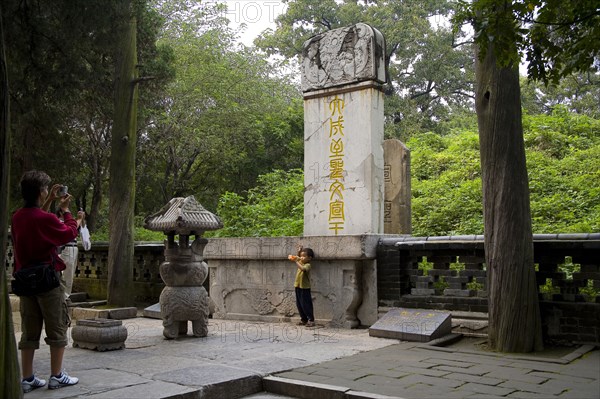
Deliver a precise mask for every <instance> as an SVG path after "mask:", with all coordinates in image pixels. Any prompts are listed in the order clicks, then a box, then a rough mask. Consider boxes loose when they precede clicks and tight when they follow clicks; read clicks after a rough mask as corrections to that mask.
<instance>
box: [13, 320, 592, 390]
mask: <svg viewBox="0 0 600 399" xmlns="http://www.w3.org/2000/svg"><path fill="white" fill-rule="evenodd" d="M13 315H15V318H16V319H17V320H15V322H16V325H15V328H16V329H17V330H18V328H19V323H18V312H17V313H13ZM123 324H124V325H125V326H126V327H127V329H128V338H127V341H126V348H125V349H124V350H117V351H107V352H96V351H90V350H87V349H80V348H73V347H71V345H69V347H68V348H67V350H66V352H65V359H64V367H65V370H66V371H67V372H68V373H69V374H71V375H73V376H76V377H78V378H79V379H80V382H79V384H77V385H75V386H72V387H66V388H61V389H57V390H48V389H46V388H40V389H37V390H34V391H32V392H30V393H27V394H25V398H31V399H33V398H144V399H151V398H177V399H186V398H193V399H201V398H238V397H247V398H253V399H261V398H264V399H275V398H292V397H297V398H348V399H350V398H380V399H381V398H387V397H396V398H398V397H400V398H574V399H587V398H589V399H598V398H600V351H599V350H598V348H594V347H591V346H582V347H579V348H570V349H568V350H566V352H565V351H563V353H557V354H548V355H544V356H541V355H540V356H538V355H536V356H512V355H499V354H495V353H491V352H489V351H485V350H482V349H480V348H479V347H478V346H477V345H463V346H461V345H456V346H451V347H435V346H430V345H425V344H419V343H414V342H401V341H398V340H393V339H384V338H374V337H369V335H368V330H366V329H357V330H347V329H333V328H327V327H323V326H318V327H317V328H314V329H308V328H305V327H301V326H296V325H294V324H293V323H260V322H243V321H233V320H218V319H211V320H210V322H209V335H208V337H206V338H194V337H191V336H186V337H182V338H179V339H177V340H166V339H164V338H163V335H162V321H161V320H157V319H150V318H143V317H138V318H135V319H129V320H123ZM16 335H17V339H18V338H19V335H20V334H19V332H18V331H17V333H16ZM465 341H467V340H465ZM461 342H463V341H461ZM49 363H50V359H49V351H48V347H47V346H46V345H45V343H44V342H43V341H42V342H41V345H40V350H38V351H36V357H35V360H34V369H35V371H36V373H37V374H38V375H39V376H40V377H41V378H47V377H48V373H49V368H50V364H49Z"/></svg>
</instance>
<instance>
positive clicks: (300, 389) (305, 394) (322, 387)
mask: <svg viewBox="0 0 600 399" xmlns="http://www.w3.org/2000/svg"><path fill="white" fill-rule="evenodd" d="M262 382H263V389H264V390H265V392H269V393H273V394H278V395H285V396H284V397H293V398H303V399H331V398H340V399H344V398H352V399H392V398H395V399H398V397H397V396H396V397H392V396H385V395H379V394H373V393H368V392H362V391H357V390H354V389H351V388H348V387H342V386H337V385H329V384H321V383H318V382H310V381H301V380H294V379H291V378H281V377H276V376H269V377H265V378H263V381H262Z"/></svg>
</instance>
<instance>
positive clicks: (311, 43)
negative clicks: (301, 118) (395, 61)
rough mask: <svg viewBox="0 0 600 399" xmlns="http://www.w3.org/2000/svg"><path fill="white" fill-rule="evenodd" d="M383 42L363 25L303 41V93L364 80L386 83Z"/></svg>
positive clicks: (378, 35)
mask: <svg viewBox="0 0 600 399" xmlns="http://www.w3.org/2000/svg"><path fill="white" fill-rule="evenodd" d="M384 58H385V40H384V38H383V35H382V34H381V32H379V31H378V30H377V29H375V28H372V27H371V26H369V25H367V24H363V23H358V24H356V25H352V26H348V27H346V28H339V29H334V30H331V31H328V32H325V33H322V34H320V35H317V36H313V37H311V38H310V39H308V40H307V41H306V42H304V50H303V51H302V66H301V69H302V91H303V92H308V91H314V90H320V89H325V88H329V87H334V86H341V85H346V84H349V83H356V82H361V81H366V80H373V81H376V82H379V83H385V59H384Z"/></svg>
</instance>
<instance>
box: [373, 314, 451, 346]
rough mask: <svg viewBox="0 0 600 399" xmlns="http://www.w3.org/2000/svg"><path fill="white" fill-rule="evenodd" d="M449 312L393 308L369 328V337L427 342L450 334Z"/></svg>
mask: <svg viewBox="0 0 600 399" xmlns="http://www.w3.org/2000/svg"><path fill="white" fill-rule="evenodd" d="M451 330H452V316H451V314H450V313H446V312H437V311H433V310H428V309H406V308H395V309H391V310H390V311H389V312H387V313H386V314H385V315H384V316H383V317H382V318H381V319H379V320H378V321H377V323H375V324H373V325H372V326H371V328H369V335H370V336H371V337H380V338H393V339H399V340H402V341H417V342H429V341H431V340H433V339H437V338H440V337H443V336H445V335H447V334H450V332H451Z"/></svg>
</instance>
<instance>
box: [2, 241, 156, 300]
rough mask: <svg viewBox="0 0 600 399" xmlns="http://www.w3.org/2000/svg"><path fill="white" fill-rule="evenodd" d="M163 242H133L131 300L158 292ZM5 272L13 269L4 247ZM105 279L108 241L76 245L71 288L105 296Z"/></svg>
mask: <svg viewBox="0 0 600 399" xmlns="http://www.w3.org/2000/svg"><path fill="white" fill-rule="evenodd" d="M163 251H164V245H163V243H156V242H136V243H135V245H134V258H135V260H134V262H135V264H134V267H133V281H134V290H135V295H134V297H135V300H136V302H140V303H145V302H147V303H153V302H155V300H156V298H158V297H159V296H160V292H161V290H162V289H163V287H164V283H163V281H162V279H161V277H160V272H159V267H160V264H161V263H162V262H163V261H164V254H163ZM6 253H7V259H6V264H5V268H6V273H7V275H8V276H10V275H12V272H13V251H12V247H11V246H10V245H9V246H8V248H7V252H6ZM107 280H108V242H102V241H100V242H98V241H96V242H94V243H93V244H92V249H91V250H89V251H84V250H83V248H82V247H81V246H80V247H79V255H78V262H77V268H76V270H75V278H74V281H73V288H74V290H75V291H78V292H87V293H88V294H89V295H90V296H91V297H93V298H106V296H107Z"/></svg>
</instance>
